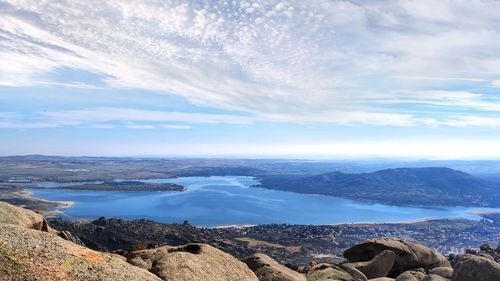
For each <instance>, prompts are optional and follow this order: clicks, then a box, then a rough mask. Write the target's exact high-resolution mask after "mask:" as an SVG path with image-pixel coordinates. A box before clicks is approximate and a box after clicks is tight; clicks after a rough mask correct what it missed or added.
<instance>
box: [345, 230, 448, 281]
mask: <svg viewBox="0 0 500 281" xmlns="http://www.w3.org/2000/svg"><path fill="white" fill-rule="evenodd" d="M386 250H389V251H392V252H394V253H395V254H396V259H395V260H394V265H393V266H392V269H391V270H390V272H389V273H388V276H389V277H397V276H398V275H400V274H401V273H403V272H404V271H407V270H411V269H415V268H424V269H426V270H430V269H432V268H435V267H451V266H450V263H449V262H448V260H447V259H446V258H445V257H444V256H443V255H441V254H439V253H436V252H434V251H433V250H431V249H430V248H428V247H426V246H424V245H420V244H416V243H411V242H407V241H403V240H398V239H394V238H379V239H374V240H367V241H364V242H362V243H360V244H358V245H356V246H354V247H351V248H349V249H347V250H346V251H345V252H344V257H345V258H346V259H347V260H348V261H349V262H351V263H353V262H367V261H371V260H372V259H374V258H375V257H376V256H377V255H379V254H381V253H382V252H383V251H386Z"/></svg>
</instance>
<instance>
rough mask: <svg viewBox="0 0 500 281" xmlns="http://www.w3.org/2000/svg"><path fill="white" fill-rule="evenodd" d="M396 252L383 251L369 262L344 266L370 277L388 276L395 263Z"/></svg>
mask: <svg viewBox="0 0 500 281" xmlns="http://www.w3.org/2000/svg"><path fill="white" fill-rule="evenodd" d="M395 259H396V254H395V253H394V252H393V251H387V250H386V251H383V252H382V253H380V254H378V255H377V256H376V257H375V258H373V260H371V261H367V262H355V263H346V264H344V266H348V267H353V268H356V269H357V270H359V271H361V272H362V273H363V274H364V275H365V276H366V277H367V278H368V279H373V278H378V277H386V276H387V274H388V273H389V271H390V270H391V269H392V266H393V265H394V260H395Z"/></svg>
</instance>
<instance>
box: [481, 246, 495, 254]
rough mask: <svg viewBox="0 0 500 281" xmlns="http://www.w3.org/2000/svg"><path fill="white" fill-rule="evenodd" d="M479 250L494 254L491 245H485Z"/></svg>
mask: <svg viewBox="0 0 500 281" xmlns="http://www.w3.org/2000/svg"><path fill="white" fill-rule="evenodd" d="M479 250H481V251H483V252H486V253H491V252H493V249H492V248H491V246H490V244H483V245H481V246H479Z"/></svg>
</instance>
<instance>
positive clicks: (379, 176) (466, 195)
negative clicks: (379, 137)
mask: <svg viewBox="0 0 500 281" xmlns="http://www.w3.org/2000/svg"><path fill="white" fill-rule="evenodd" d="M262 187H264V188H270V189H280V190H287V191H292V192H298V193H307V194H323V195H332V196H337V197H343V198H349V199H354V200H363V201H372V202H377V203H387V204H397V205H435V206H499V205H500V189H499V188H496V187H495V186H494V185H493V184H492V183H489V182H486V181H484V180H481V179H479V178H476V177H474V176H472V175H469V174H467V173H464V172H461V171H457V170H453V169H449V168H436V167H429V168H396V169H385V170H380V171H376V172H372V173H359V174H347V173H342V172H338V171H337V172H331V173H326V174H321V175H316V176H309V177H302V178H291V179H290V180H288V181H287V180H286V179H285V178H284V177H283V176H281V177H277V176H270V177H266V176H264V177H263V179H262Z"/></svg>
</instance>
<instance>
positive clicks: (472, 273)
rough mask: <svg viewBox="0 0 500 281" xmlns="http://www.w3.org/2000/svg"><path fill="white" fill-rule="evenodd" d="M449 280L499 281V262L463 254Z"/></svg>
mask: <svg viewBox="0 0 500 281" xmlns="http://www.w3.org/2000/svg"><path fill="white" fill-rule="evenodd" d="M451 281H500V264H498V263H497V262H495V261H492V260H490V259H487V258H484V257H480V256H474V255H464V256H463V257H461V259H460V261H459V262H458V264H457V266H456V268H455V269H454V270H453V275H452V277H451Z"/></svg>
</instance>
